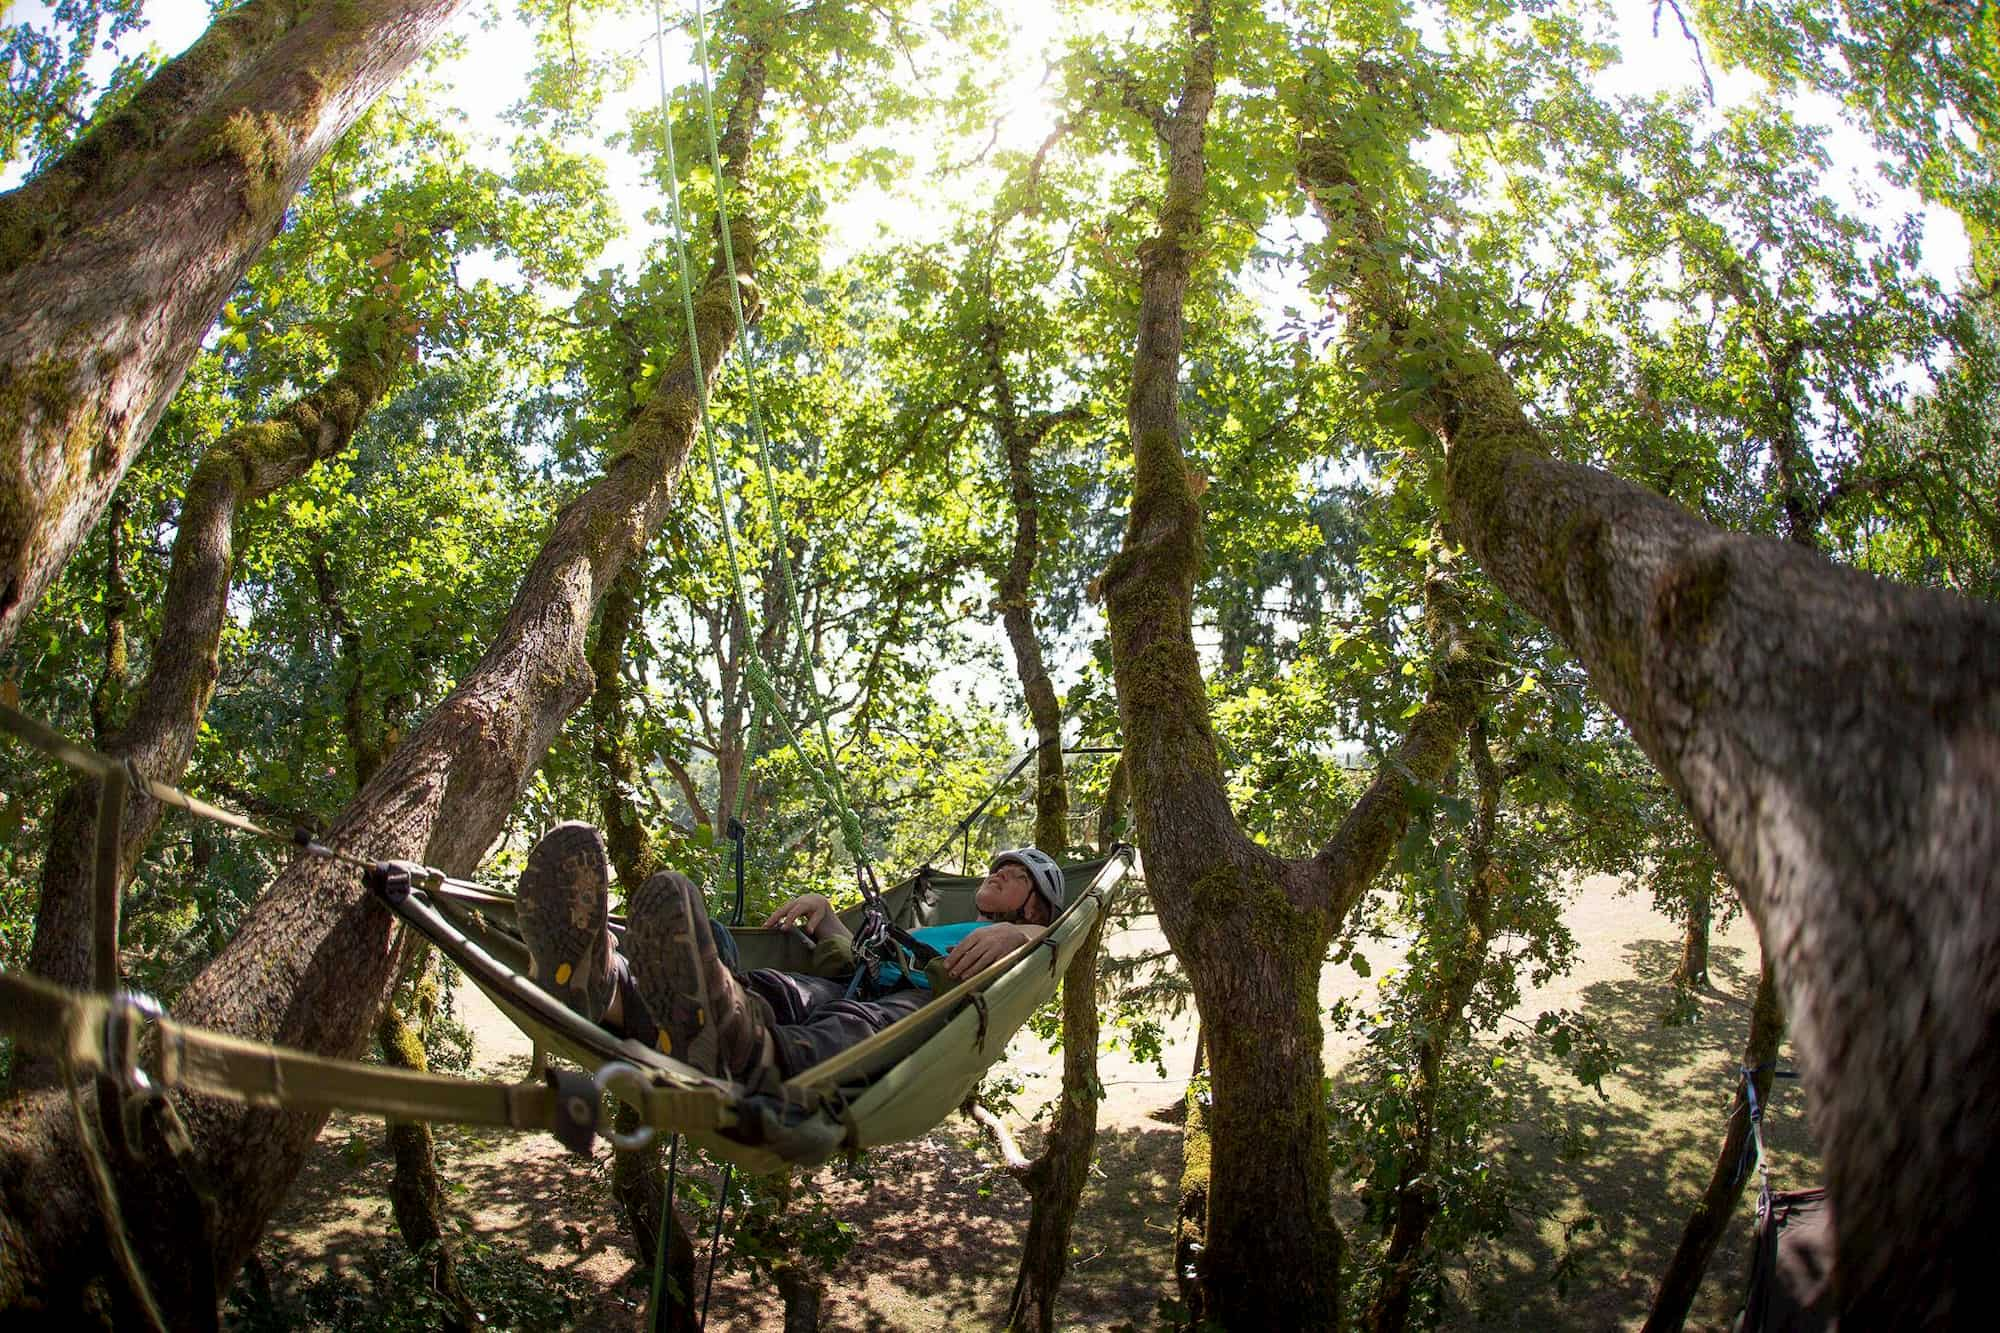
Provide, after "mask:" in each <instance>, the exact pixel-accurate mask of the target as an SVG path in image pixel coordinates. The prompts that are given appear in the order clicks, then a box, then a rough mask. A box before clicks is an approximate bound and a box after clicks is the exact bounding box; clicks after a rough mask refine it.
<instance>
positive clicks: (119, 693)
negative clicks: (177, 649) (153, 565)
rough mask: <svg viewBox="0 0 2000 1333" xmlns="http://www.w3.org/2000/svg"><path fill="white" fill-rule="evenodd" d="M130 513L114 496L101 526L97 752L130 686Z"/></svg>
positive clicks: (93, 697) (94, 696)
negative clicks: (125, 543)
mask: <svg viewBox="0 0 2000 1333" xmlns="http://www.w3.org/2000/svg"><path fill="white" fill-rule="evenodd" d="M131 512H132V501H131V500H130V499H129V498H128V497H126V496H124V495H115V496H113V497H112V499H111V512H110V513H109V514H108V515H106V520H107V521H106V522H105V524H104V674H103V675H101V676H99V677H98V678H97V688H95V689H93V690H92V691H91V692H90V732H91V739H92V741H94V742H95V743H96V745H97V746H98V748H99V749H102V748H103V747H104V742H105V741H106V740H107V739H109V738H110V736H111V735H112V733H113V732H115V731H116V730H117V729H118V722H119V720H120V719H121V718H123V717H124V716H125V692H126V690H127V689H129V688H130V687H131V684H132V649H131V642H130V638H129V635H128V633H127V631H126V627H125V616H126V613H127V612H129V611H130V610H131V609H132V597H131V591H130V589H128V588H127V587H126V585H125V561H124V558H123V547H122V544H121V539H122V538H123V537H124V535H125V520H126V519H127V518H128V517H129V516H130V515H131Z"/></svg>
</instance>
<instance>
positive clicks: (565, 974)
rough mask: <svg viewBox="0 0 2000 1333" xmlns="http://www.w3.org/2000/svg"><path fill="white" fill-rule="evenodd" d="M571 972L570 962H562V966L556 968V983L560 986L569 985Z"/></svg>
mask: <svg viewBox="0 0 2000 1333" xmlns="http://www.w3.org/2000/svg"><path fill="white" fill-rule="evenodd" d="M569 973H570V966H569V964H568V963H564V964H562V965H561V966H559V967H557V968H556V985H558V986H567V985H569Z"/></svg>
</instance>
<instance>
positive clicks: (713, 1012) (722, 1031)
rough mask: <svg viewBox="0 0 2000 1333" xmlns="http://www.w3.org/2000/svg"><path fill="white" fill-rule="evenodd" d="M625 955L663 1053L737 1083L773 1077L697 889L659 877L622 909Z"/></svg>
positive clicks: (754, 1012) (756, 1018) (760, 1022)
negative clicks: (657, 1031)
mask: <svg viewBox="0 0 2000 1333" xmlns="http://www.w3.org/2000/svg"><path fill="white" fill-rule="evenodd" d="M625 923H626V924H625V948H624V952H625V956H626V957H627V958H629V959H630V960H631V962H632V979H633V981H634V983H636V984H637V986H638V988H639V995H640V998H641V999H643V1000H644V1001H645V1002H646V1008H647V1010H648V1011H649V1012H650V1013H651V1014H652V1018H653V1021H654V1022H655V1023H657V1024H659V1028H660V1031H659V1036H658V1038H657V1041H658V1045H659V1048H660V1051H661V1053H662V1054H665V1055H670V1056H672V1057H673V1058H674V1059H676V1060H680V1061H682V1062H684V1063H686V1064H690V1065H693V1066H694V1067H695V1068H696V1069H699V1070H701V1071H702V1072H703V1073H704V1074H711V1075H714V1076H715V1077H717V1078H727V1079H734V1080H736V1081H737V1082H741V1083H754V1082H759V1081H761V1079H760V1075H762V1074H763V1073H764V1072H765V1071H769V1073H770V1074H771V1075H772V1076H773V1077H777V1076H778V1070H777V1064H776V1061H775V1060H774V1059H773V1058H772V1054H771V1044H770V1042H769V1040H768V1039H767V1036H766V1034H767V1033H768V1031H769V1029H768V1028H767V1026H766V1024H765V1020H764V1016H763V1014H762V1013H761V1012H759V1010H758V1008H757V1007H756V1006H755V1005H754V1004H753V1003H752V1002H751V997H750V996H749V995H748V994H746V993H745V991H744V989H743V987H742V985H741V984H740V983H739V982H738V981H737V980H736V978H735V976H734V975H732V974H731V973H730V971H729V969H728V967H726V966H725V965H724V964H723V961H722V956H721V954H720V953H719V952H718V951H717V950H716V947H715V933H714V931H713V930H712V929H711V927H710V926H709V921H708V912H707V910H706V909H705V908H704V907H703V906H702V902H701V891H700V890H699V889H697V888H695V886H694V883H693V881H691V880H690V879H688V877H687V876H685V875H677V874H675V873H673V872H672V871H663V872H661V873H660V874H657V875H654V876H653V877H652V878H651V879H649V880H647V881H646V882H645V883H644V884H641V885H640V886H639V889H638V891H637V892H636V893H634V894H633V895H632V900H631V902H629V903H628V904H626V915H625Z"/></svg>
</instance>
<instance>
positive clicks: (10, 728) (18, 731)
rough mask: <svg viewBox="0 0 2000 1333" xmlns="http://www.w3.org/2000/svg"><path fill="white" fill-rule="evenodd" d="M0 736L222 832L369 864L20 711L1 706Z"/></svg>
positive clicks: (314, 854)
mask: <svg viewBox="0 0 2000 1333" xmlns="http://www.w3.org/2000/svg"><path fill="white" fill-rule="evenodd" d="M0 731H5V732H8V733H10V734H11V735H13V736H14V737H16V738H17V739H19V740H21V741H22V742H24V743H26V744H28V745H31V746H33V747H34V748H35V749H37V750H40V751H41V752H42V753H43V754H45V755H47V756H49V757H50V758H51V759H54V760H56V761H57V762H59V763H62V764H65V765H67V766H68V767H70V768H73V769H75V770H76V771H77V772H79V773H88V774H90V775H91V776H93V777H97V778H105V777H107V776H108V775H109V774H111V773H114V772H116V773H118V774H120V775H122V776H123V778H124V780H125V783H126V785H127V786H129V787H130V788H131V789H132V790H133V791H136V792H139V793H140V794H142V795H145V796H150V797H152V798H153V799H154V800H156V801H163V802H165V803H166V804H168V805H175V806H179V807H180V808H181V809H183V810H185V811H187V812H188V813H189V814H191V815H195V816H197V817H199V818H202V819H209V820H213V821H215V822H216V823H218V824H221V825H223V826H224V827H227V828H233V829H235V830H236V831H237V832H239V833H248V834H250V835H251V836H252V837H256V838H262V839H264V840H265V841H267V842H276V843H283V844H285V845H286V846H290V847H299V848H303V849H304V850H305V851H306V852H307V853H308V854H310V855H313V856H320V857H327V858H329V859H332V860H335V861H341V862H344V863H346V864H348V865H351V866H355V867H356V868H360V867H365V866H366V865H368V864H369V863H368V862H367V861H366V860H365V859H363V858H361V857H358V856H353V855H350V854H349V853H346V852H338V851H335V850H334V849H332V848H330V847H324V846H321V845H320V844H319V843H317V842H314V841H313V839H312V834H311V833H310V832H309V831H308V830H305V829H294V830H292V831H291V832H289V833H280V832H278V831H277V830H276V829H268V828H265V827H264V826H263V825H262V824H259V823H257V822H256V821H255V820H253V819H248V818H246V817H244V816H243V815H240V814H238V813H236V812H235V811H234V810H225V809H223V808H222V807H221V806H219V805H210V804H209V803H208V802H207V801H204V800H201V799H200V798H198V797H194V796H190V795H188V794H187V793H186V792H184V791H182V790H181V789H180V788H178V787H172V786H168V785H167V784H166V783H164V782H155V781H154V780H153V779H151V778H149V777H147V776H146V775H145V774H144V773H141V772H139V770H138V768H137V766H136V765H134V764H133V763H132V762H131V761H130V760H128V759H114V758H112V757H111V756H110V755H108V754H102V753H100V752H98V751H96V750H92V749H89V748H88V747H86V746H82V745H78V744H77V743H76V742H75V741H72V740H71V739H70V738H69V737H67V736H65V735H63V734H62V733H61V732H59V731H57V730H55V729H54V728H53V727H50V726H47V725H45V724H44V723H41V722H38V721H36V720H35V719H34V718H32V717H29V716H28V715H27V714H26V713H23V712H21V711H20V710H19V709H15V708H10V707H8V706H7V705H6V704H0Z"/></svg>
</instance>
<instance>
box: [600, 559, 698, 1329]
mask: <svg viewBox="0 0 2000 1333" xmlns="http://www.w3.org/2000/svg"><path fill="white" fill-rule="evenodd" d="M642 575H643V570H642V568H641V565H640V564H639V562H637V561H634V562H633V563H631V564H628V565H627V566H626V567H625V569H624V570H623V571H622V572H621V573H620V574H619V575H618V577H617V578H616V579H615V580H613V581H612V584H611V591H610V592H608V593H606V594H605V597H604V606H603V609H602V611H601V612H600V613H599V615H598V620H597V634H596V637H595V638H594V639H593V640H592V642H591V647H590V670H591V675H592V677H593V678H594V679H595V681H596V689H595V691H594V692H593V693H592V694H591V698H590V714H591V719H590V721H591V725H590V754H591V781H592V784H593V785H594V786H595V787H596V788H597V809H598V816H599V818H601V819H602V820H603V821H604V829H605V846H606V848H607V850H608V851H609V853H610V856H611V870H612V873H613V874H614V875H615V876H617V880H618V884H619V886H620V887H621V888H622V889H624V891H625V892H626V893H627V894H630V893H631V891H632V890H633V889H636V888H638V887H639V885H640V884H642V883H644V882H645V880H646V877H647V876H648V875H650V874H652V872H653V870H654V868H655V867H656V864H657V863H656V861H655V860H654V852H653V839H652V834H651V833H650V831H648V829H647V828H646V822H645V820H644V819H642V818H641V817H640V814H639V809H638V806H637V804H636V803H635V802H634V801H633V799H632V794H633V792H635V791H636V790H637V783H638V779H639V770H638V764H637V763H636V762H635V761H634V760H633V758H632V752H631V747H630V746H629V745H627V744H626V729H625V718H624V707H623V706H624V698H625V677H624V664H625V648H626V644H627V642H628V641H629V639H630V636H631V633H632V628H633V626H634V624H636V623H637V621H638V618H639V614H640V592H641V580H642ZM618 1115H619V1124H618V1129H619V1131H620V1132H622V1133H628V1134H629V1133H631V1132H632V1131H634V1130H635V1129H637V1128H638V1125H639V1116H638V1112H636V1111H634V1110H633V1109H632V1108H631V1107H630V1106H625V1105H621V1106H620V1107H619V1111H618ZM665 1151H666V1149H665V1146H664V1145H663V1143H662V1142H661V1136H659V1135H654V1137H653V1140H652V1142H650V1143H649V1144H647V1146H646V1147H644V1148H642V1149H638V1150H636V1151H632V1152H619V1153H614V1154H612V1158H611V1196H612V1198H613V1199H615V1200H616V1201H617V1203H618V1211H619V1215H620V1216H621V1217H623V1218H624V1220H625V1232H626V1235H627V1236H629V1237H630V1238H631V1241H632V1251H633V1254H634V1255H635V1256H636V1259H637V1262H638V1264H639V1267H640V1268H641V1269H642V1270H644V1271H646V1272H648V1273H650V1272H651V1271H652V1268H653V1263H654V1260H655V1258H656V1257H657V1256H658V1252H659V1241H660V1228H661V1226H663V1225H664V1226H665V1227H666V1228H667V1237H666V1241H667V1251H666V1261H667V1281H666V1284H665V1285H664V1286H663V1287H662V1288H661V1293H662V1295H661V1301H662V1305H661V1310H660V1314H659V1319H660V1323H661V1327H663V1328H667V1329H671V1330H674V1333H695V1330H696V1328H697V1326H698V1321H697V1318H696V1313H695V1303H694V1290H695V1286H694V1240H693V1238H692V1237H691V1236H690V1235H689V1234H688V1229H687V1224H686V1222H685V1221H683V1220H682V1218H681V1213H680V1210H679V1209H678V1208H675V1209H671V1210H670V1209H668V1207H667V1192H666V1187H665V1186H664V1185H663V1184H662V1183H661V1169H662V1165H663V1162H664V1154H665Z"/></svg>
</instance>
